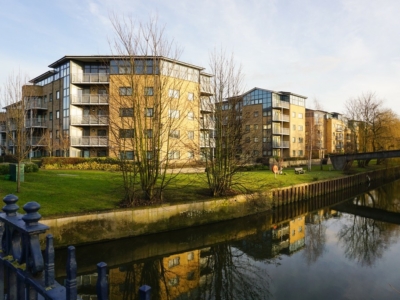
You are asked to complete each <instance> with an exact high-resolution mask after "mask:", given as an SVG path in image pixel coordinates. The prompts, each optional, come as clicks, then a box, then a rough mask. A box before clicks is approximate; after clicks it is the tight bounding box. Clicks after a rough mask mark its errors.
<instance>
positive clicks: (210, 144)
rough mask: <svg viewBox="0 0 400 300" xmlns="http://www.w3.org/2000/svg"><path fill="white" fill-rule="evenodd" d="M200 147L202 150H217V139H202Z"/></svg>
mask: <svg viewBox="0 0 400 300" xmlns="http://www.w3.org/2000/svg"><path fill="white" fill-rule="evenodd" d="M200 147H201V148H215V139H213V138H210V139H208V140H206V139H201V140H200Z"/></svg>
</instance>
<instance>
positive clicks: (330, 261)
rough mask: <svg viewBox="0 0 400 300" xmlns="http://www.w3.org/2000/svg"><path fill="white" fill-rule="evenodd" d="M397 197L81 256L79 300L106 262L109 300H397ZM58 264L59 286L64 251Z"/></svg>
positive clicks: (105, 247) (320, 206) (373, 196)
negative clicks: (141, 292) (145, 297)
mask: <svg viewBox="0 0 400 300" xmlns="http://www.w3.org/2000/svg"><path fill="white" fill-rule="evenodd" d="M399 192H400V181H397V182H394V183H391V184H387V185H385V186H383V187H380V188H377V189H375V190H372V191H369V192H367V193H362V194H357V193H355V194H354V195H353V196H352V197H351V199H350V200H349V201H347V202H344V203H343V200H345V198H343V199H341V198H340V197H341V196H340V195H337V197H338V199H337V201H338V202H340V201H342V203H341V204H340V205H339V206H335V205H333V204H332V201H328V200H326V199H324V198H321V199H317V200H315V201H314V205H308V204H304V205H301V204H299V205H295V206H293V207H288V208H285V211H283V212H282V211H275V212H274V213H272V214H262V215H257V216H252V217H247V218H243V219H239V220H233V221H229V222H224V223H219V224H214V225H209V226H203V227H198V228H193V229H186V230H180V231H174V232H169V233H163V234H157V235H151V236H145V237H138V238H130V239H123V240H118V241H112V242H105V243H99V244H94V245H83V246H77V247H76V254H77V263H78V272H80V274H79V277H78V286H79V294H80V295H82V297H84V299H85V298H86V299H89V297H90V296H91V295H95V284H96V275H95V271H96V263H97V262H100V261H104V262H106V263H107V264H108V281H109V291H110V299H111V300H113V299H137V294H138V293H137V291H138V288H139V287H140V286H141V285H143V284H147V285H150V286H151V287H152V298H151V299H400V258H399V256H400V225H399V224H400V197H399V195H400V194H399ZM347 196H348V195H347ZM349 212H351V213H349ZM358 212H359V213H358ZM397 213H398V215H397ZM286 216H290V217H286ZM387 220H389V221H390V223H389V222H385V221H387ZM56 259H57V261H56V267H57V269H56V273H57V276H58V279H57V280H58V281H59V282H61V283H62V282H63V280H64V278H65V270H64V266H65V261H66V251H65V249H59V250H57V251H56Z"/></svg>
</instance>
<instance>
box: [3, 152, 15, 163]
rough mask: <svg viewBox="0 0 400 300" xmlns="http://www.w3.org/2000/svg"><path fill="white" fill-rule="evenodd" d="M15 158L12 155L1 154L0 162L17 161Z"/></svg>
mask: <svg viewBox="0 0 400 300" xmlns="http://www.w3.org/2000/svg"><path fill="white" fill-rule="evenodd" d="M17 162H18V161H17V159H16V158H15V156H14V155H8V154H7V155H2V156H0V163H17Z"/></svg>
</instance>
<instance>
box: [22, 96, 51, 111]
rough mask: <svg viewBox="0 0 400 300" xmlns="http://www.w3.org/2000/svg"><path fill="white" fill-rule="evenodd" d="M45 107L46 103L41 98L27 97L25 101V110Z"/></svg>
mask: <svg viewBox="0 0 400 300" xmlns="http://www.w3.org/2000/svg"><path fill="white" fill-rule="evenodd" d="M29 109H47V103H46V102H44V100H43V99H42V98H29V99H28V100H27V101H26V103H25V110H29Z"/></svg>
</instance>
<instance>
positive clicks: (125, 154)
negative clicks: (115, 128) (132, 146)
mask: <svg viewBox="0 0 400 300" xmlns="http://www.w3.org/2000/svg"><path fill="white" fill-rule="evenodd" d="M119 158H120V159H127V160H133V151H120V152H119Z"/></svg>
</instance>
